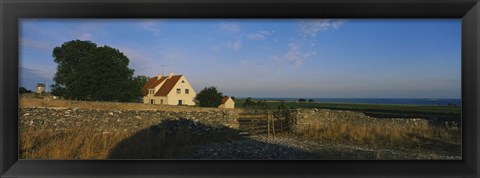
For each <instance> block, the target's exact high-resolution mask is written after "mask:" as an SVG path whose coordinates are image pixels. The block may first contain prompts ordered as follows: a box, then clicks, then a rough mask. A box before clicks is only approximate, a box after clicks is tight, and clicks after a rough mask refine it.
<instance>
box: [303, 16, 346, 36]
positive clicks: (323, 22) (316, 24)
mask: <svg viewBox="0 0 480 178" xmlns="http://www.w3.org/2000/svg"><path fill="white" fill-rule="evenodd" d="M345 21H346V20H331V19H317V20H307V21H302V22H300V24H299V25H298V30H299V31H300V33H301V34H302V35H303V36H304V37H307V36H309V37H315V36H317V33H318V32H322V31H326V30H329V29H334V30H336V29H338V28H340V26H342V24H343V23H345Z"/></svg>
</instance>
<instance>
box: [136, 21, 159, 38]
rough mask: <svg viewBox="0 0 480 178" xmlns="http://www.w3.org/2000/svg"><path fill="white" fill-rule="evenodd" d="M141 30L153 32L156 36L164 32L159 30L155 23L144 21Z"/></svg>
mask: <svg viewBox="0 0 480 178" xmlns="http://www.w3.org/2000/svg"><path fill="white" fill-rule="evenodd" d="M140 28H141V29H143V30H145V31H148V32H151V33H153V34H154V35H158V34H160V33H161V32H162V30H160V29H159V27H158V25H157V23H156V22H155V21H143V22H141V23H140Z"/></svg>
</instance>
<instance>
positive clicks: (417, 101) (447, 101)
mask: <svg viewBox="0 0 480 178" xmlns="http://www.w3.org/2000/svg"><path fill="white" fill-rule="evenodd" d="M255 99H259V100H283V101H298V99H300V98H255ZM303 99H305V100H307V102H308V100H310V99H312V100H313V101H315V102H322V103H356V104H357V103H358V104H408V105H435V106H448V105H454V106H461V105H462V100H461V99H455V98H303Z"/></svg>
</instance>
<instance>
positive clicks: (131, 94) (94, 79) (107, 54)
mask: <svg viewBox="0 0 480 178" xmlns="http://www.w3.org/2000/svg"><path fill="white" fill-rule="evenodd" d="M53 57H54V61H55V62H56V63H57V64H58V66H57V72H56V73H55V76H54V81H55V84H53V85H52V93H53V94H55V95H59V96H63V97H65V98H67V99H79V100H96V101H136V100H138V97H139V96H142V95H141V87H139V86H140V85H142V82H143V84H144V81H145V80H144V78H143V77H140V78H137V77H134V76H133V72H134V70H133V69H130V68H128V63H129V59H128V58H127V57H126V56H125V55H124V54H123V53H122V52H120V51H119V50H118V49H115V48H112V47H109V46H102V47H97V45H96V44H95V43H92V42H90V41H80V40H73V41H69V42H66V43H64V44H62V46H60V47H56V48H55V49H54V50H53ZM145 82H146V81H145Z"/></svg>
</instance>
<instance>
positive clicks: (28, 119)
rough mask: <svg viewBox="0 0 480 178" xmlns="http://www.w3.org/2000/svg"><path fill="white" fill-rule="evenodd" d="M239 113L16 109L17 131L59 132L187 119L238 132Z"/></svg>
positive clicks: (126, 128) (125, 128) (128, 127)
mask: <svg viewBox="0 0 480 178" xmlns="http://www.w3.org/2000/svg"><path fill="white" fill-rule="evenodd" d="M238 112H239V110H201V111H162V110H121V109H120V110H105V109H102V110H97V109H78V108H42V107H28V108H20V111H19V127H20V129H26V128H30V129H42V130H46V131H49V132H50V131H51V132H54V131H61V130H64V129H71V128H85V127H93V129H94V130H98V131H105V132H110V131H129V130H140V129H143V128H147V127H149V126H151V125H154V124H158V123H160V122H161V121H162V120H166V119H180V118H185V119H191V120H193V121H195V122H201V123H202V124H205V125H209V126H212V127H218V126H220V125H223V126H226V127H230V128H234V129H236V128H238V121H237V118H238Z"/></svg>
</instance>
